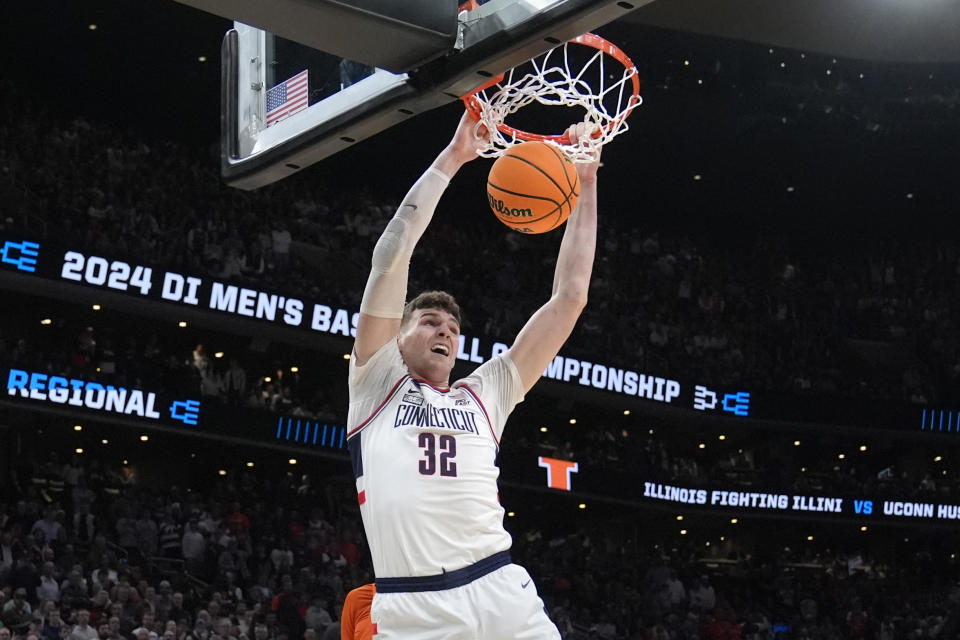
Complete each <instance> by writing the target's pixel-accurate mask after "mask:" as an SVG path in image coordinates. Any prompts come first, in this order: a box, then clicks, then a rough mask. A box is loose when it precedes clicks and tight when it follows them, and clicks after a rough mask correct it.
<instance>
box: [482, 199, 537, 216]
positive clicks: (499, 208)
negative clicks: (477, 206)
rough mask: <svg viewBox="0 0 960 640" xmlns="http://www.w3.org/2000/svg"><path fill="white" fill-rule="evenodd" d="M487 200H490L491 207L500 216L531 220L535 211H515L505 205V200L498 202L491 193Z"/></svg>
mask: <svg viewBox="0 0 960 640" xmlns="http://www.w3.org/2000/svg"><path fill="white" fill-rule="evenodd" d="M487 198H489V199H490V207H491V208H492V209H493V210H494V211H495V212H496V214H497V215H498V216H513V217H514V218H529V217H530V216H532V215H533V210H531V209H515V208H511V207H508V206H506V205H505V204H503V200H497V199H496V198H494V197H493V196H492V195H490V194H489V193H488V194H487Z"/></svg>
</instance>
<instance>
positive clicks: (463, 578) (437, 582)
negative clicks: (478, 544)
mask: <svg viewBox="0 0 960 640" xmlns="http://www.w3.org/2000/svg"><path fill="white" fill-rule="evenodd" d="M511 562H512V561H511V560H510V552H509V551H501V552H499V553H495V554H493V555H492V556H488V557H486V558H484V559H483V560H480V561H478V562H474V563H473V564H471V565H469V566H467V567H464V568H463V569H457V570H456V571H445V572H443V573H440V574H437V575H435V576H416V577H411V578H377V580H376V583H377V593H405V592H411V591H443V590H444V589H454V588H456V587H462V586H463V585H465V584H470V583H471V582H473V581H474V580H476V579H477V578H481V577H483V576H485V575H487V574H488V573H491V572H493V571H496V570H497V569H499V568H500V567H505V566H507V565H508V564H510V563H511Z"/></svg>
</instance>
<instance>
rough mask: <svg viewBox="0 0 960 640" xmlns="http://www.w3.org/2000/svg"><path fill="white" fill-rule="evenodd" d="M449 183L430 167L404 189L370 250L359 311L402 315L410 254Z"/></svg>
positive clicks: (440, 173)
mask: <svg viewBox="0 0 960 640" xmlns="http://www.w3.org/2000/svg"><path fill="white" fill-rule="evenodd" d="M449 183H450V178H449V177H447V176H446V175H444V174H443V172H441V171H440V170H439V169H435V168H434V167H430V168H429V169H427V170H426V172H424V174H423V175H422V176H420V179H419V180H417V182H416V183H415V184H414V185H413V186H412V187H411V188H410V191H408V192H407V196H406V197H405V198H404V199H403V202H401V203H400V208H399V209H397V212H396V213H395V214H394V216H393V218H391V219H390V222H388V223H387V228H386V229H384V230H383V234H382V235H381V236H380V239H379V240H377V245H376V247H374V249H373V260H372V261H371V267H370V277H369V278H367V286H366V288H364V290H363V299H362V300H361V301H360V312H361V313H365V314H367V315H371V316H376V317H378V318H400V317H402V316H403V305H404V304H406V301H407V273H408V271H409V270H410V257H411V256H412V255H413V249H414V247H416V246H417V241H418V240H420V236H422V235H423V232H424V231H425V230H426V228H427V225H428V224H430V220H431V219H432V218H433V211H434V209H436V208H437V203H438V202H439V201H440V196H442V195H443V192H444V190H445V189H446V188H447V185H448V184H449Z"/></svg>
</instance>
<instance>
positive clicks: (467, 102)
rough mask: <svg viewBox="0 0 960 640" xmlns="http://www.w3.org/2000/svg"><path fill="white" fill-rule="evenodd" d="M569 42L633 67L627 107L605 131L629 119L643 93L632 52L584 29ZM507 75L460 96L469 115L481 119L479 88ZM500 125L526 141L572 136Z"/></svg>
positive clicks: (503, 130)
mask: <svg viewBox="0 0 960 640" xmlns="http://www.w3.org/2000/svg"><path fill="white" fill-rule="evenodd" d="M471 1H472V0H471ZM468 4H469V3H468ZM570 42H576V43H577V44H582V45H584V46H587V47H593V48H594V49H597V50H599V51H602V52H603V53H605V54H607V55H609V56H610V57H611V58H613V59H614V60H616V61H617V62H619V63H620V64H622V65H623V67H624V68H625V69H634V74H633V77H632V78H631V79H630V80H631V85H632V88H633V95H631V96H630V98H628V100H627V104H628V106H627V108H626V110H624V111H623V113H621V114H620V115H618V116H617V117H616V118H614V120H613V121H612V122H608V123H607V124H606V125H604V126H603V127H602V129H601V130H602V131H609V130H610V129H612V128H613V127H615V126H617V125H618V124H619V123H621V122H623V121H624V120H626V119H627V116H629V115H630V114H631V113H632V112H633V110H634V108H635V107H636V106H637V98H639V97H640V75H639V74H638V73H637V72H636V65H634V64H633V61H632V60H631V59H630V56H628V55H627V54H626V53H625V52H624V51H623V50H622V49H621V48H620V47H618V46H617V45H615V44H613V43H612V42H608V41H607V40H605V39H603V38H601V37H600V36H598V35H597V34H595V33H585V34H583V35H581V36H577V37H576V38H574V39H573V40H571V41H570ZM504 75H506V74H504V73H501V74H500V75H499V76H498V77H496V78H494V79H492V80H489V81H487V82H485V83H483V84H482V85H480V86H479V87H477V88H476V89H474V90H473V91H471V92H470V93H468V94H466V95H465V96H463V97H461V100H462V101H463V104H464V106H465V107H466V109H467V111H469V112H470V115H471V116H473V118H474V119H475V120H480V116H481V114H482V112H483V108H482V106H481V102H480V99H479V98H477V95H476V94H477V93H478V92H480V91H483V90H484V89H488V88H490V87H492V86H493V85H495V84H497V83H498V82H500V81H501V80H503V77H504ZM497 129H499V130H500V132H501V133H503V134H504V135H507V136H510V137H512V138H516V139H518V140H525V141H531V140H535V141H539V142H556V143H559V144H570V139H569V138H567V135H566V134H553V135H551V134H541V133H530V132H529V131H524V130H523V129H517V128H515V127H511V126H510V125H508V124H505V123H501V124H500V125H498V126H497ZM599 136H600V131H597V132H596V133H594V137H599Z"/></svg>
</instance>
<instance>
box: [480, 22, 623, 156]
mask: <svg viewBox="0 0 960 640" xmlns="http://www.w3.org/2000/svg"><path fill="white" fill-rule="evenodd" d="M574 45H579V46H574ZM582 47H588V48H593V49H595V51H593V52H592V54H590V52H589V51H587V53H588V54H590V55H589V57H587V58H586V60H585V61H583V60H582V55H578V54H581V53H583V52H584V51H585V50H584V49H582ZM575 49H576V51H575ZM610 59H612V60H613V62H614V63H615V64H614V65H612V66H614V67H616V66H622V67H623V71H622V73H620V74H619V77H617V76H616V72H615V71H611V70H610V69H608V65H609V64H610ZM521 74H522V75H521ZM608 74H610V75H608ZM462 99H463V102H464V104H465V105H466V107H467V110H468V111H470V113H471V114H473V116H474V117H475V118H476V119H477V121H478V122H477V127H478V128H479V127H480V125H481V124H482V125H483V126H484V127H486V129H487V130H488V131H489V132H490V144H489V145H488V146H487V147H486V148H485V149H483V150H481V151H480V152H479V153H480V155H482V156H484V157H487V158H491V157H496V156H499V155H502V154H503V152H504V151H506V150H507V149H509V148H510V147H511V146H513V145H515V144H518V143H520V142H525V141H528V140H539V141H541V142H547V143H550V144H554V145H556V146H557V147H558V148H559V149H560V150H561V151H563V153H564V154H566V156H567V157H568V158H569V159H570V160H571V161H573V162H594V161H596V159H597V158H598V157H599V154H600V147H602V146H603V145H605V144H606V143H608V142H610V140H612V139H613V138H614V137H616V136H617V135H619V134H621V133H623V132H624V131H626V130H627V122H626V120H627V116H629V115H630V113H631V112H632V111H633V109H634V108H635V107H636V106H637V105H639V104H640V103H641V101H642V99H641V98H640V78H639V77H638V75H637V68H636V67H635V66H634V64H633V62H632V61H631V60H630V58H629V57H627V55H626V54H625V53H624V52H623V51H622V50H620V49H619V48H618V47H617V46H616V45H613V44H611V43H609V42H607V41H606V40H604V39H603V38H601V37H600V36H597V35H594V34H592V33H587V34H584V35H582V36H579V37H577V38H574V39H573V40H571V41H570V42H566V43H564V44H562V45H559V46H557V47H555V48H553V49H551V50H550V51H548V52H546V53H544V54H542V55H540V56H537V57H536V58H533V59H532V60H530V62H529V63H527V64H524V65H522V66H520V67H515V68H513V69H510V70H509V71H507V72H506V73H504V74H503V75H502V76H500V77H499V78H495V79H494V80H492V81H490V82H488V83H487V84H485V85H483V86H481V87H479V88H478V89H475V90H474V91H473V92H471V93H469V94H467V95H466V96H463V98H462ZM534 102H536V103H539V104H541V105H545V106H563V107H582V108H583V109H584V110H585V111H586V114H585V115H584V118H583V121H584V122H588V123H591V124H593V125H595V126H596V131H595V133H594V135H593V136H592V137H591V138H589V139H587V140H581V141H578V143H577V144H576V145H571V144H570V140H569V139H567V137H566V135H564V134H552V135H551V134H538V133H530V132H527V131H523V130H521V129H517V128H515V127H513V126H511V125H508V124H507V123H506V122H505V120H506V119H507V117H509V116H511V115H512V114H514V113H516V112H517V111H519V110H520V109H522V108H523V107H526V106H527V105H530V104H532V103H534Z"/></svg>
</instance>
